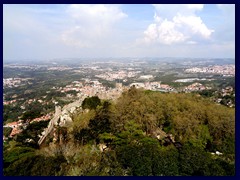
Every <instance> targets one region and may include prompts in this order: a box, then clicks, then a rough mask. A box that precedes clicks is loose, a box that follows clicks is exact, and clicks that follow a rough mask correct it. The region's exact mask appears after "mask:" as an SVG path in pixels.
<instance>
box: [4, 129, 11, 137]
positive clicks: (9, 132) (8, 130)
mask: <svg viewBox="0 0 240 180" xmlns="http://www.w3.org/2000/svg"><path fill="white" fill-rule="evenodd" d="M11 132H12V128H11V127H3V135H4V136H5V137H8V136H9V135H10V134H11Z"/></svg>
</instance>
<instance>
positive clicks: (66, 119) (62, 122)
mask: <svg viewBox="0 0 240 180" xmlns="http://www.w3.org/2000/svg"><path fill="white" fill-rule="evenodd" d="M70 114H71V113H70V112H68V111H67V110H66V109H65V110H63V111H62V113H61V115H60V117H59V123H58V125H59V126H61V127H63V126H66V125H68V124H69V123H72V118H71V117H70V116H71V115H70Z"/></svg>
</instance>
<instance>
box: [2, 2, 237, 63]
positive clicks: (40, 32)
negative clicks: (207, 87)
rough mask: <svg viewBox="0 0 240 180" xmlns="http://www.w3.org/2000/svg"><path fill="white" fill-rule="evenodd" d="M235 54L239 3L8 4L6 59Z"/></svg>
mask: <svg viewBox="0 0 240 180" xmlns="http://www.w3.org/2000/svg"><path fill="white" fill-rule="evenodd" d="M89 57H90V58H105V57H190V58H191V57H192V58H199V57H200V58H202V57H203V58H216V57H217V58H219V57H220V58H234V57H235V5H230V4H224V5H220V4H218V5H216V4H207V5H203V4H191V5H189V4H183V5H179V4H177V5H172V4H171V5H166V4H157V5H151V4H135V5H132V4H124V5H108V4H104V5H103V4H96V5H88V4H47V5H46V4H42V5H37V4H34V5H31V4H28V5H26V4H21V5H20V4H18V5H14V4H4V5H3V59H4V61H7V60H12V59H14V60H20V59H52V58H89Z"/></svg>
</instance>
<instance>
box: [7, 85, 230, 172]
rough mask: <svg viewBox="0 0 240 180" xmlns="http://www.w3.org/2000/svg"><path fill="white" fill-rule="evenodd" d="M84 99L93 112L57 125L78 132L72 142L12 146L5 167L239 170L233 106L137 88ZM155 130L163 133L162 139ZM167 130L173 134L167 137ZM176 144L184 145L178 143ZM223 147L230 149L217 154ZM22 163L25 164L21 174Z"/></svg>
mask: <svg viewBox="0 0 240 180" xmlns="http://www.w3.org/2000/svg"><path fill="white" fill-rule="evenodd" d="M82 105H83V106H84V108H83V109H90V110H85V111H81V112H79V113H77V114H75V115H74V116H73V124H72V126H71V127H69V129H67V130H66V129H64V131H62V132H60V131H61V129H58V130H59V131H57V132H58V133H60V134H64V135H65V136H66V137H68V136H69V137H70V136H72V137H73V139H72V140H71V141H72V142H71V141H70V142H66V143H64V144H63V145H59V144H58V142H57V144H56V145H55V148H53V149H54V150H52V152H51V153H50V154H51V155H47V153H46V154H44V153H42V154H40V155H39V154H38V155H36V153H35V152H34V151H33V150H32V149H24V148H26V147H24V148H23V147H19V146H15V145H14V144H12V143H9V145H7V144H6V145H5V147H4V173H5V174H6V175H9V174H10V172H12V173H13V175H87V176H92V175H94V176H96V175H104V176H108V175H136V176H149V175H154V176H174V175H180V176H216V175H217V176H225V175H234V174H235V172H234V167H235V109H234V108H227V107H225V106H222V105H216V104H214V103H212V102H210V101H209V100H208V99H206V98H203V97H201V96H199V95H198V94H181V93H179V94H171V93H165V94H162V93H159V92H152V91H143V90H139V89H136V88H135V87H132V88H131V89H130V90H129V91H126V92H124V93H123V94H122V96H121V97H120V98H119V99H118V100H116V101H115V102H109V101H103V102H102V103H101V102H100V100H99V98H98V97H92V98H86V99H85V100H84V103H83V104H82ZM41 127H42V126H41V125H39V126H38V125H37V124H33V125H31V126H29V128H30V129H29V128H27V129H26V130H25V131H24V132H23V135H22V140H23V139H25V138H27V137H29V138H30V137H34V136H35V135H36V134H35V132H37V133H38V131H39V130H40V129H41ZM164 131H165V132H164ZM156 133H160V135H159V136H160V137H161V138H160V140H158V139H157V137H158V136H157V135H156ZM166 133H169V134H167V135H168V137H172V139H169V138H168V141H167V138H164V137H165V136H166ZM170 135H171V136H170ZM20 137H21V136H19V137H18V138H20ZM23 137H24V138H23ZM22 140H20V141H22ZM34 140H35V139H34ZM36 140H37V139H36ZM174 140H175V141H174ZM166 142H168V143H166ZM174 142H177V143H180V144H182V145H183V146H182V147H180V148H179V147H178V148H176V147H175V145H176V144H175V143H174ZM71 143H72V144H71ZM100 145H103V146H106V147H105V149H104V150H102V149H101V148H100V147H99V146H100ZM50 147H51V146H49V147H48V148H49V149H51V148H50ZM40 151H41V150H40ZM216 151H220V152H222V153H223V154H222V155H221V156H218V155H212V154H211V152H216ZM23 164H25V166H24V168H21V170H20V171H18V172H17V170H16V169H18V168H20V167H21V166H23ZM46 167H47V168H46Z"/></svg>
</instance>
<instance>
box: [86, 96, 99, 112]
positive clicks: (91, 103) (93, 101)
mask: <svg viewBox="0 0 240 180" xmlns="http://www.w3.org/2000/svg"><path fill="white" fill-rule="evenodd" d="M100 104H101V100H100V99H99V97H98V96H93V97H88V98H85V99H84V100H83V102H82V108H83V109H96V108H97V106H98V105H100Z"/></svg>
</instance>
